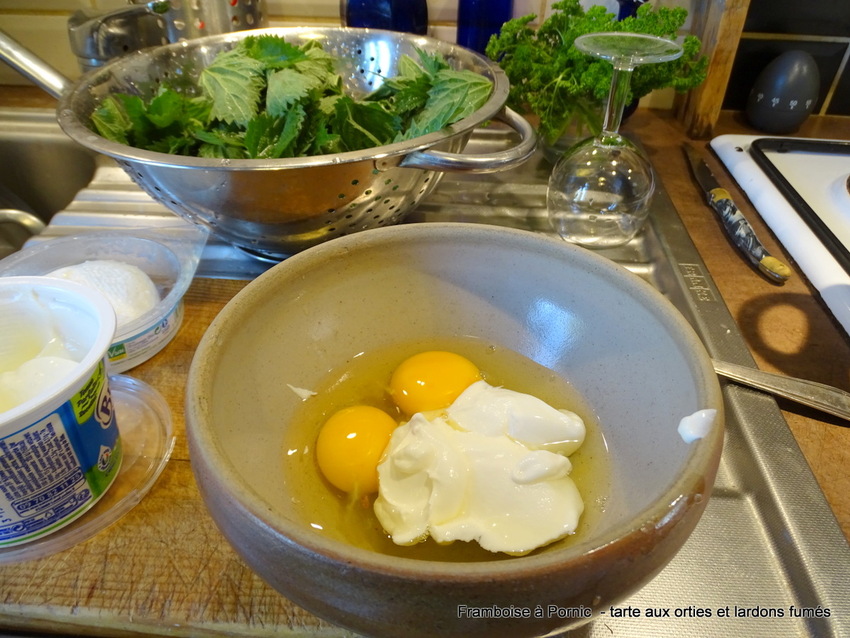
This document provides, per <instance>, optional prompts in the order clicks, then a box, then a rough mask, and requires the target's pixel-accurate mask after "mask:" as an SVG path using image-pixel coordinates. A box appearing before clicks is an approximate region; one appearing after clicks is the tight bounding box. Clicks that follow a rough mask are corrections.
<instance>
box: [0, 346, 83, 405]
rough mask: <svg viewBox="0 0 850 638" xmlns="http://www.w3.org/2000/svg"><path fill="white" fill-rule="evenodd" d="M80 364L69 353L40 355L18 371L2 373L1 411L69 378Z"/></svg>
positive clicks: (0, 390) (0, 376) (0, 383)
mask: <svg viewBox="0 0 850 638" xmlns="http://www.w3.org/2000/svg"><path fill="white" fill-rule="evenodd" d="M77 363H78V362H77V361H74V360H73V359H71V358H70V356H67V357H60V356H39V357H35V358H34V359H30V360H29V361H26V362H24V363H23V364H22V365H21V366H20V367H19V368H17V369H16V370H12V371H9V372H3V373H0V413H2V412H5V411H7V410H11V409H12V408H14V407H17V406H19V405H21V404H23V403H25V402H26V401H29V400H30V399H33V398H35V397H37V396H39V395H40V394H42V393H44V392H45V391H46V390H47V389H48V388H49V387H51V386H53V385H54V384H56V383H59V382H60V381H63V380H64V379H66V378H67V377H70V376H71V374H73V372H74V368H75V367H76V365H77Z"/></svg>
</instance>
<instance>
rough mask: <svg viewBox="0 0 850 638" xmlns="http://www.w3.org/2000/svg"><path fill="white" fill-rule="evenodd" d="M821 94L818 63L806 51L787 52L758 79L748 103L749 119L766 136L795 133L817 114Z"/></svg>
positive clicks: (768, 66) (772, 63)
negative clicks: (769, 134) (812, 114)
mask: <svg viewBox="0 0 850 638" xmlns="http://www.w3.org/2000/svg"><path fill="white" fill-rule="evenodd" d="M819 91H820V73H819V72H818V66H817V62H815V59H814V58H813V57H812V56H811V55H810V54H809V53H807V52H805V51H799V50H793V51H786V52H785V53H783V54H782V55H780V56H779V57H777V58H776V59H774V60H773V61H771V62H770V64H768V65H767V66H766V67H765V68H764V70H763V71H762V72H761V73H760V74H759V76H758V78H757V79H756V82H755V84H754V85H753V88H752V90H751V91H750V95H749V98H748V99H747V118H748V119H749V121H750V124H752V125H753V126H754V127H755V128H757V129H758V130H760V131H762V132H764V133H771V134H777V135H782V134H786V133H793V132H794V131H796V130H797V129H798V128H799V126H800V125H801V124H802V123H803V122H804V121H805V120H806V118H807V117H809V115H810V114H811V112H812V111H813V110H814V108H815V103H816V102H817V100H818V93H819Z"/></svg>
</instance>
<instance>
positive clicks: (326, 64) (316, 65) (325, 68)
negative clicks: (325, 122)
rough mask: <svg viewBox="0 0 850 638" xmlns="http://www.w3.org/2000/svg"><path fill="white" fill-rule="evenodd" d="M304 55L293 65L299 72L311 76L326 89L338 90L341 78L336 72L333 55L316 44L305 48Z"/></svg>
mask: <svg viewBox="0 0 850 638" xmlns="http://www.w3.org/2000/svg"><path fill="white" fill-rule="evenodd" d="M304 53H305V57H304V58H303V59H301V60H298V61H297V62H296V63H295V64H294V67H293V68H295V70H296V71H298V72H299V73H303V74H304V75H307V76H310V77H313V78H315V79H316V81H317V82H318V83H319V84H320V85H321V86H322V87H324V89H325V90H327V91H332V92H337V93H338V92H340V91H341V90H342V78H341V77H340V75H339V74H338V73H337V72H336V60H335V59H334V57H333V56H332V55H331V54H330V53H328V52H327V51H325V50H324V49H322V48H321V47H318V46H313V47H310V48H308V49H306V51H305V52H304Z"/></svg>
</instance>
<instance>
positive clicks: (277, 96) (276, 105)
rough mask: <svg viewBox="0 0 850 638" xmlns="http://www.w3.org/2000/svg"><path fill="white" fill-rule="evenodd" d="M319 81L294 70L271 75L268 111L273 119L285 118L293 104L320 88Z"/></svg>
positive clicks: (267, 100) (267, 98) (285, 70)
mask: <svg viewBox="0 0 850 638" xmlns="http://www.w3.org/2000/svg"><path fill="white" fill-rule="evenodd" d="M319 86H320V85H319V81H318V80H317V79H316V78H315V77H313V76H311V75H303V74H301V73H298V71H295V70H294V69H282V70H280V71H275V72H274V73H272V74H271V75H269V79H268V89H267V91H266V111H267V112H268V114H269V115H271V116H272V117H283V116H284V115H286V113H287V112H288V111H289V109H290V108H291V107H292V105H293V104H295V103H296V102H298V101H300V100H302V99H304V98H306V97H307V96H308V95H309V94H310V92H311V91H313V90H314V89H317V88H319Z"/></svg>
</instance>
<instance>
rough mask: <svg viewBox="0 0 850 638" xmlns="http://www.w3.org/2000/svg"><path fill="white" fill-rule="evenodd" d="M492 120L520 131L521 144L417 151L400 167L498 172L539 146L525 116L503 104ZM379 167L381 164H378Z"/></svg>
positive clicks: (516, 164) (513, 165)
mask: <svg viewBox="0 0 850 638" xmlns="http://www.w3.org/2000/svg"><path fill="white" fill-rule="evenodd" d="M493 119H497V120H500V121H502V122H504V123H505V124H507V125H508V126H510V127H511V128H512V129H514V130H515V131H516V132H517V133H519V136H520V140H519V143H518V144H517V145H516V146H514V147H512V148H509V149H508V150H506V151H500V152H498V153H484V154H482V155H464V154H458V153H445V152H442V151H417V152H414V153H410V154H408V155H406V156H405V157H404V159H402V161H401V162H400V163H399V164H398V166H403V167H404V168H420V169H425V170H432V171H455V172H466V173H496V172H498V171H504V170H507V169H509V168H514V167H515V166H519V165H520V164H522V163H523V162H525V161H526V160H527V159H528V158H529V157H531V154H532V153H534V149H535V148H537V135H536V134H535V133H534V128H532V126H531V124H529V123H528V120H526V119H525V118H524V117H522V116H521V115H519V114H518V113H516V112H515V111H513V110H511V109H509V108H508V107H504V108H503V109H502V110H501V111H500V112H499V113H498V114H497V115H496V116H495V117H494V118H493ZM379 168H380V167H379Z"/></svg>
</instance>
